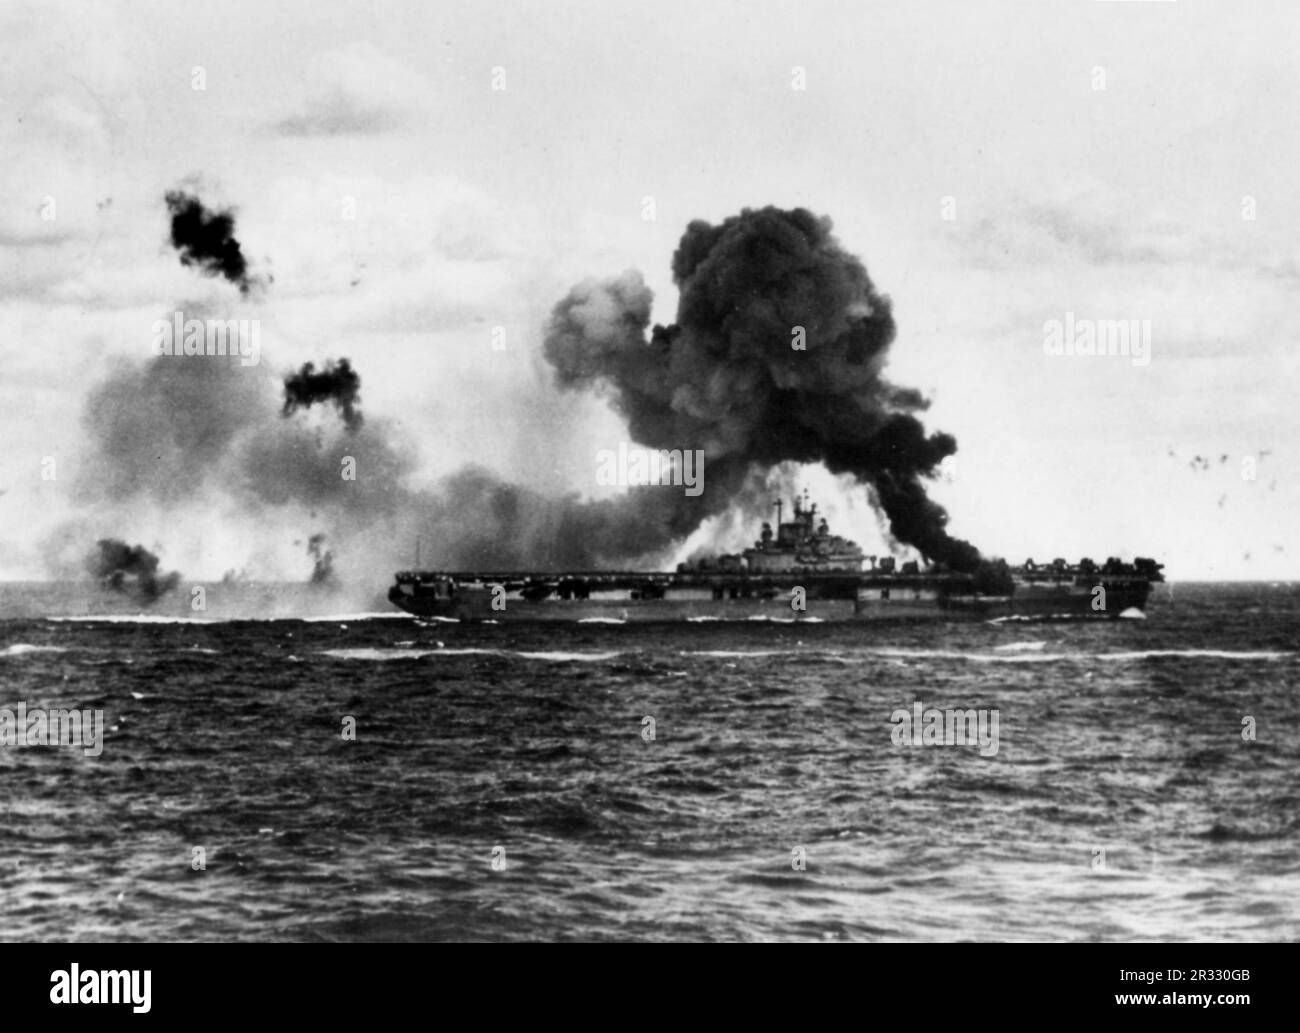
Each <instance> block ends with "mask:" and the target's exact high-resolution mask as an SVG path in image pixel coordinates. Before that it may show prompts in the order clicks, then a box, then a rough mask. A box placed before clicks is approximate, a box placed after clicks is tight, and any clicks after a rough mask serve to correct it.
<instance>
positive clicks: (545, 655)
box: [320, 646, 623, 663]
mask: <svg viewBox="0 0 1300 1033" xmlns="http://www.w3.org/2000/svg"><path fill="white" fill-rule="evenodd" d="M320 655H321V656H328V657H333V658H334V659H336V660H378V661H383V660H419V659H421V658H423V657H426V656H505V657H509V656H516V657H522V658H523V659H525V660H545V661H550V662H553V663H569V662H571V661H589V662H600V661H602V660H613V659H614V658H616V657H619V656H622V655H623V654H622V651H620V650H615V651H613V652H605V653H571V652H562V651H548V652H516V651H514V650H510V649H441V648H439V649H395V648H392V647H383V646H379V647H376V646H357V647H354V648H350V649H324V650H321V653H320Z"/></svg>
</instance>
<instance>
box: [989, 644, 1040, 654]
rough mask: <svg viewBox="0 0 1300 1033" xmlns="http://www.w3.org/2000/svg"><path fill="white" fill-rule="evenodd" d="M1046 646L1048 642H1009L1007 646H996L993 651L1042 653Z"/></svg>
mask: <svg viewBox="0 0 1300 1033" xmlns="http://www.w3.org/2000/svg"><path fill="white" fill-rule="evenodd" d="M1046 645H1047V643H1046V642H1008V643H1006V644H1005V645H1001V646H994V647H993V651H994V652H996V653H1027V652H1041V651H1042V649H1043V647H1044V646H1046Z"/></svg>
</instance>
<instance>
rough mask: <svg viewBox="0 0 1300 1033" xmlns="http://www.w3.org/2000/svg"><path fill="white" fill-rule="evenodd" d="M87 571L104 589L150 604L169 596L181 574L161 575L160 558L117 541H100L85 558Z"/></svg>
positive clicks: (143, 549) (134, 546) (112, 539)
mask: <svg viewBox="0 0 1300 1033" xmlns="http://www.w3.org/2000/svg"><path fill="white" fill-rule="evenodd" d="M86 568H87V570H89V571H90V574H91V576H92V577H94V578H95V579H96V580H98V581H99V583H100V584H101V585H103V586H104V587H105V588H108V589H111V590H112V591H114V592H121V593H123V594H124V595H130V596H133V597H134V598H136V599H139V600H140V601H141V602H145V603H151V602H153V601H154V600H155V599H157V598H158V597H159V596H160V595H163V594H165V593H167V592H170V591H171V590H172V589H173V588H175V587H176V584H177V582H178V581H180V578H181V576H180V574H179V573H177V572H175V571H173V572H172V573H170V574H165V575H160V574H159V573H158V557H157V556H155V555H154V554H153V553H151V552H150V551H149V550H148V549H146V548H145V547H144V546H143V545H127V544H126V542H124V541H121V540H120V539H118V538H101V539H100V540H99V541H98V542H97V543H96V544H95V551H94V552H92V553H91V554H90V555H89V556H88V557H87V558H86Z"/></svg>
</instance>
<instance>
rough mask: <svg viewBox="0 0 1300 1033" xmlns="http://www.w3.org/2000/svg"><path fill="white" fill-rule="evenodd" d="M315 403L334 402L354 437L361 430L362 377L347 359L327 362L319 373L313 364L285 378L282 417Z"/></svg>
mask: <svg viewBox="0 0 1300 1033" xmlns="http://www.w3.org/2000/svg"><path fill="white" fill-rule="evenodd" d="M317 402H322V403H323V402H333V403H334V407H335V408H336V409H338V410H339V413H340V415H341V416H342V417H343V423H344V424H345V425H346V426H347V428H348V430H350V431H352V432H353V433H354V434H355V433H356V432H357V431H358V430H360V429H361V423H362V417H361V409H360V404H361V377H359V376H358V375H357V372H356V370H354V369H353V368H352V364H351V363H350V362H348V360H347V359H339V361H338V362H337V363H334V362H326V363H325V365H324V366H322V367H321V370H320V372H319V373H317V372H316V367H315V365H314V364H313V363H310V362H308V363H304V365H303V367H302V369H300V370H299V371H298V372H297V373H292V374H290V375H289V376H287V377H285V378H284V410H283V412H284V415H285V416H289V415H291V414H292V413H293V412H294V411H295V410H297V409H306V408H309V407H310V406H312V405H315V404H316V403H317Z"/></svg>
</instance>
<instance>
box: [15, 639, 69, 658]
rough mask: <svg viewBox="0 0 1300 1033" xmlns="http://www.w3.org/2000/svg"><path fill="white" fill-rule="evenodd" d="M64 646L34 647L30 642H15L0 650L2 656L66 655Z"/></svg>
mask: <svg viewBox="0 0 1300 1033" xmlns="http://www.w3.org/2000/svg"><path fill="white" fill-rule="evenodd" d="M66 652H67V650H66V649H64V648H63V647H62V646H34V645H32V644H31V643H30V642H15V643H14V644H13V645H12V646H6V647H5V648H4V649H0V656H26V655H27V654H29V653H66Z"/></svg>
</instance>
